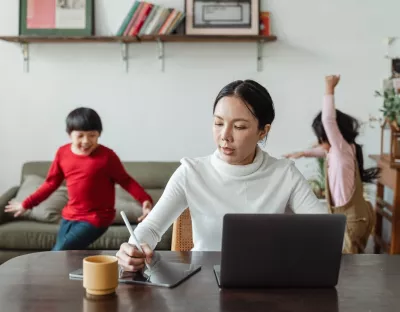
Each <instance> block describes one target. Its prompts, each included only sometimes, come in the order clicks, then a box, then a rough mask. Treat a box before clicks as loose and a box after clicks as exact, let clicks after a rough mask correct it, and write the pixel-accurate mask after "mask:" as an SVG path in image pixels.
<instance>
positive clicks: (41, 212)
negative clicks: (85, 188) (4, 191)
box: [14, 175, 68, 223]
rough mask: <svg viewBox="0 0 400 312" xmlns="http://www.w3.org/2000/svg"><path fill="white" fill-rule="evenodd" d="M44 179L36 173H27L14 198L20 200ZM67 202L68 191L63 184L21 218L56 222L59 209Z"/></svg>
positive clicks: (59, 214) (33, 190)
mask: <svg viewBox="0 0 400 312" xmlns="http://www.w3.org/2000/svg"><path fill="white" fill-rule="evenodd" d="M44 181H45V179H44V178H43V177H40V176H38V175H27V176H25V179H24V181H23V182H22V184H21V186H20V188H19V190H18V192H17V195H16V196H15V198H14V200H16V201H18V202H22V201H24V200H25V198H27V197H28V196H29V195H31V194H32V193H34V192H35V191H36V190H37V189H38V188H39V187H40V186H41V185H42V184H43V182H44ZM67 202H68V193H67V189H66V187H65V186H60V187H59V188H58V189H57V190H56V191H55V192H53V193H52V194H51V195H50V196H49V197H48V198H47V199H46V200H44V201H43V202H42V203H40V204H39V205H38V206H36V207H34V208H33V209H29V210H27V211H26V212H25V213H24V214H23V215H22V216H21V218H22V219H25V220H33V221H39V222H46V223H58V222H59V221H60V219H61V210H62V209H63V208H64V207H65V205H66V204H67Z"/></svg>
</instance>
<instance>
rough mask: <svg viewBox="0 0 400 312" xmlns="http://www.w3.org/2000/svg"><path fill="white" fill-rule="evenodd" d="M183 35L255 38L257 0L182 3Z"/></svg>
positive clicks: (258, 4)
mask: <svg viewBox="0 0 400 312" xmlns="http://www.w3.org/2000/svg"><path fill="white" fill-rule="evenodd" d="M185 16H186V18H185V33H186V35H235V36H236V35H258V34H259V32H260V0H185Z"/></svg>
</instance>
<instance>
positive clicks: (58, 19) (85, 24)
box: [19, 0, 94, 36]
mask: <svg viewBox="0 0 400 312" xmlns="http://www.w3.org/2000/svg"><path fill="white" fill-rule="evenodd" d="M19 26H20V27H19V34H20V35H23V36H24V35H27V36H29V35H37V36H52V35H54V36H92V35H93V34H94V0H20V22H19Z"/></svg>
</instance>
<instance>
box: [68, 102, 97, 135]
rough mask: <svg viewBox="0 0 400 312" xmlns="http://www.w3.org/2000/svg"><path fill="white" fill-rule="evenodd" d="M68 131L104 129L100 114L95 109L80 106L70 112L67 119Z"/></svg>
mask: <svg viewBox="0 0 400 312" xmlns="http://www.w3.org/2000/svg"><path fill="white" fill-rule="evenodd" d="M66 125H67V129H66V130H67V133H68V134H71V132H72V131H98V132H99V133H100V134H101V132H102V131H103V126H102V123H101V119H100V116H99V115H98V114H97V113H96V111H95V110H93V109H91V108H87V107H79V108H76V109H74V110H73V111H72V112H70V113H69V114H68V116H67V119H66Z"/></svg>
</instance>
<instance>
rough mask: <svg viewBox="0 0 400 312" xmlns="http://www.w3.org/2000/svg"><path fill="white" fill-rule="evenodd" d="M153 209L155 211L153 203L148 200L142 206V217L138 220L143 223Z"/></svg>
mask: <svg viewBox="0 0 400 312" xmlns="http://www.w3.org/2000/svg"><path fill="white" fill-rule="evenodd" d="M151 209H153V205H152V203H151V202H150V201H148V200H146V201H145V202H144V203H143V205H142V215H141V216H140V217H139V218H138V222H142V221H143V220H144V218H146V217H147V215H148V214H149V213H150V211H151Z"/></svg>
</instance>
